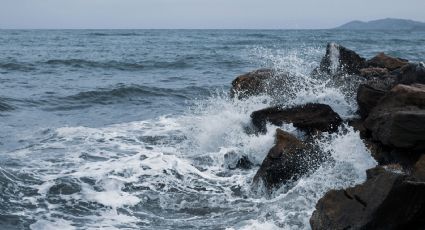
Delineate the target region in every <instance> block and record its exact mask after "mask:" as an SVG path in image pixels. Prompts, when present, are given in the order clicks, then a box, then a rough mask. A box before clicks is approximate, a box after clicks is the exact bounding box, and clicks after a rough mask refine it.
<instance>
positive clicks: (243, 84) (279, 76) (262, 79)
mask: <svg viewBox="0 0 425 230" xmlns="http://www.w3.org/2000/svg"><path fill="white" fill-rule="evenodd" d="M287 78H288V76H287V75H286V74H285V73H282V72H279V73H278V72H276V71H275V70H272V69H259V70H255V71H252V72H249V73H246V74H243V75H241V76H239V77H237V78H236V79H235V80H233V81H232V88H231V90H230V96H231V97H235V96H237V97H238V98H239V99H242V98H247V97H250V96H257V95H261V94H267V95H273V94H276V93H278V92H279V89H280V88H281V87H282V86H283V85H284V84H285V82H286V79H287Z"/></svg>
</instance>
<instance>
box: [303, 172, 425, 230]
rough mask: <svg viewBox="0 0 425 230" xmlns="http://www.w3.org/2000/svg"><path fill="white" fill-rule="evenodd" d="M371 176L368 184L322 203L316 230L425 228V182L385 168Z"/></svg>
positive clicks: (331, 194)
mask: <svg viewBox="0 0 425 230" xmlns="http://www.w3.org/2000/svg"><path fill="white" fill-rule="evenodd" d="M367 174H368V176H367V181H366V182H365V183H363V184H361V185H357V186H355V187H351V188H347V189H342V190H331V191H329V192H328V193H326V195H325V196H324V197H323V198H321V199H320V200H319V202H318V203H317V205H316V211H314V213H313V215H312V217H311V219H310V224H311V227H312V229H313V230H322V229H341V230H342V229H383V230H384V229H424V228H425V196H424V194H425V182H423V181H418V180H417V179H416V178H413V177H409V176H407V175H405V174H403V173H402V172H396V171H392V169H385V168H383V167H377V168H374V169H371V170H369V171H368V172H367Z"/></svg>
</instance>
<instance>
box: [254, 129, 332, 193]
mask: <svg viewBox="0 0 425 230" xmlns="http://www.w3.org/2000/svg"><path fill="white" fill-rule="evenodd" d="M328 158H329V155H328V154H325V153H321V152H320V151H319V150H318V149H317V148H315V147H314V146H312V145H310V144H306V143H304V142H302V141H300V140H298V139H297V138H296V137H295V136H293V135H292V134H290V133H288V132H285V131H283V130H281V129H277V130H276V141H275V145H274V146H273V147H272V148H271V149H270V151H269V153H268V154H267V156H266V158H265V159H264V161H263V162H262V164H261V167H260V169H259V170H258V171H257V173H256V175H255V177H254V180H253V182H254V184H257V183H258V182H260V181H262V182H263V183H264V185H265V186H266V187H267V188H269V189H271V188H275V187H278V186H279V185H281V184H282V183H285V182H288V181H292V180H296V179H298V178H299V177H300V176H302V175H305V174H308V173H309V172H312V171H314V170H315V169H317V168H318V167H319V166H320V164H321V163H322V162H324V161H326V160H327V159H328Z"/></svg>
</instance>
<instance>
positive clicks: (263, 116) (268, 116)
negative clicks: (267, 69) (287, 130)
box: [251, 103, 342, 133]
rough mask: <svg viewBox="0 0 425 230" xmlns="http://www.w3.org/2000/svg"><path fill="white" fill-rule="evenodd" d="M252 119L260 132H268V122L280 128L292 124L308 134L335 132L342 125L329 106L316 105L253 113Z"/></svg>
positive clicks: (274, 108) (270, 109) (267, 109)
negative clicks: (285, 124) (284, 124)
mask: <svg viewBox="0 0 425 230" xmlns="http://www.w3.org/2000/svg"><path fill="white" fill-rule="evenodd" d="M251 118H252V123H253V125H254V126H255V127H256V128H257V129H258V130H259V131H260V132H266V131H267V129H266V124H267V122H270V123H272V124H274V125H278V126H281V125H283V123H292V124H293V125H294V127H296V128H299V129H301V130H303V131H305V132H307V133H311V132H315V131H321V132H335V131H337V130H338V126H339V125H340V124H341V123H342V119H341V118H340V116H339V115H338V114H337V113H335V112H334V111H333V110H332V108H331V107H330V106H329V105H325V104H315V103H309V104H305V105H299V106H295V107H292V108H281V107H278V106H277V107H270V108H266V109H262V110H258V111H255V112H253V113H252V114H251Z"/></svg>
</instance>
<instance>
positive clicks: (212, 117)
mask: <svg viewBox="0 0 425 230" xmlns="http://www.w3.org/2000/svg"><path fill="white" fill-rule="evenodd" d="M308 52H312V53H313V54H314V55H315V56H317V55H319V54H320V53H317V51H316V50H313V51H312V50H301V51H299V52H289V54H288V52H287V51H277V52H274V51H270V50H265V49H256V50H255V51H254V54H255V55H258V56H259V57H257V59H259V60H264V63H268V64H270V63H271V65H272V66H273V67H275V68H276V69H284V68H286V69H289V70H290V71H289V72H290V73H291V76H292V77H293V79H292V82H291V84H290V86H291V87H295V86H297V85H298V86H300V85H301V86H302V87H298V88H294V89H293V92H296V93H295V94H291V95H287V97H286V100H282V98H281V99H280V100H279V101H278V103H283V105H285V106H290V105H294V104H304V103H308V102H320V103H325V104H329V105H330V106H331V107H332V108H333V109H334V110H335V111H336V112H338V113H339V114H340V115H341V116H342V117H344V118H347V117H350V116H353V106H354V105H353V103H352V102H351V101H350V100H347V95H346V94H345V92H341V91H340V90H339V89H338V88H336V87H331V86H329V84H328V83H329V82H328V80H321V79H311V78H309V76H308V74H309V73H310V71H311V70H312V69H313V67H314V66H315V65H316V64H317V62H314V61H311V60H313V59H309V58H307V59H305V58H302V56H303V55H305V54H306V53H308ZM283 96H285V95H283ZM283 98H284V97H283ZM274 103H276V101H275V100H274V99H272V98H269V97H266V96H258V97H252V98H249V99H247V100H237V99H229V98H228V97H227V95H226V94H224V93H221V94H220V93H219V94H217V95H215V96H212V97H210V98H209V99H207V100H202V101H198V102H197V103H196V105H195V106H194V107H193V108H191V109H190V110H189V111H188V112H187V113H185V114H183V115H179V116H171V115H168V116H161V117H158V118H156V119H151V120H145V121H138V122H130V123H123V124H116V125H111V126H107V127H100V128H88V127H63V128H59V129H57V130H55V132H54V134H52V135H51V136H50V137H49V138H47V139H46V140H45V141H43V142H41V143H40V144H38V145H34V146H31V147H30V148H27V149H23V150H19V151H17V152H15V153H14V156H15V157H19V158H25V159H27V161H26V162H27V168H25V169H24V170H28V171H31V172H33V173H34V174H35V175H36V177H37V178H38V179H39V180H40V181H43V183H41V184H35V185H33V187H34V188H35V189H36V190H37V191H38V195H37V196H36V198H37V200H38V201H41V202H38V204H37V205H38V208H37V211H36V212H34V213H30V214H28V215H31V216H34V218H37V219H39V221H37V222H35V223H34V224H32V225H31V228H32V229H49V228H50V229H73V228H77V229H80V228H83V229H97V228H103V229H120V228H127V229H139V228H148V229H149V228H150V229H151V228H158V229H162V228H173V226H179V227H182V228H199V229H200V228H211V229H215V228H219V227H228V229H309V217H310V216H311V213H312V212H313V211H314V205H315V203H316V202H317V200H318V199H319V198H320V197H321V196H323V194H324V193H325V192H326V191H328V190H329V189H338V188H343V187H347V186H352V185H354V184H357V183H360V182H361V181H363V180H364V179H365V170H366V169H367V168H370V167H373V166H374V165H375V164H376V163H375V162H374V160H373V159H372V158H371V157H370V153H369V152H368V150H367V149H366V148H365V146H364V144H363V142H362V141H361V139H360V138H359V135H358V133H356V132H355V131H354V130H353V129H352V128H349V127H341V128H340V131H339V132H338V133H336V134H328V135H325V136H324V137H323V138H322V139H321V140H319V141H318V144H319V145H320V146H321V148H322V150H324V151H329V152H331V154H332V156H333V158H334V159H335V162H334V163H329V164H324V165H323V166H322V167H320V168H319V169H318V170H317V171H316V172H315V173H313V174H312V175H308V176H304V177H302V178H301V179H299V180H298V181H297V182H295V183H294V184H293V185H291V186H283V187H282V188H281V189H279V190H277V191H274V192H273V194H272V195H266V194H261V193H260V194H258V193H256V192H253V191H252V187H251V181H252V178H253V177H254V175H255V172H256V170H257V169H258V167H259V165H260V164H261V162H262V160H263V159H264V157H265V156H266V154H267V152H268V150H269V149H270V147H271V146H272V145H273V142H274V134H275V129H276V128H277V127H276V126H273V125H271V124H268V126H267V130H268V132H267V133H266V134H264V135H254V134H247V132H246V129H247V128H248V127H249V126H250V114H251V112H253V111H255V110H258V109H262V108H265V107H267V106H270V105H272V104H274ZM354 108H355V106H354ZM281 128H282V129H284V130H286V131H288V132H291V133H294V134H295V135H297V136H300V137H301V136H302V135H303V133H302V132H299V131H297V130H296V129H295V128H294V127H293V126H292V125H291V124H284V125H283V126H282V127H281ZM231 152H233V153H235V154H236V156H246V157H247V158H248V159H249V160H250V161H251V162H253V163H254V166H253V168H251V169H248V170H240V169H236V170H231V169H229V168H228V163H229V162H226V158H225V156H226V154H229V153H231ZM64 178H67V179H68V182H61V180H64ZM54 186H59V188H63V189H62V190H60V191H65V192H62V193H61V194H57V192H56V193H55V192H54V191H52V188H55V187H54ZM61 186H62V187H61ZM56 190H57V189H56ZM32 200H34V199H32ZM63 206H67V208H68V209H70V210H71V211H64V209H63ZM87 210H88V211H87ZM86 212H88V213H90V214H87V213H86ZM81 213H83V214H81ZM53 214H55V215H53Z"/></svg>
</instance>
